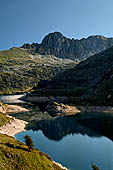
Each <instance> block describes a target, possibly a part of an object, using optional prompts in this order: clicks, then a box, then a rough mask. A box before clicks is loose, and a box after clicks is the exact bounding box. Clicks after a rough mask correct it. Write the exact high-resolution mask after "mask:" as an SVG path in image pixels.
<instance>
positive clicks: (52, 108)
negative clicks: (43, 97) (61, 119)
mask: <svg viewBox="0 0 113 170" xmlns="http://www.w3.org/2000/svg"><path fill="white" fill-rule="evenodd" d="M46 109H47V110H48V112H50V113H51V114H52V115H53V116H63V115H73V114H77V113H79V112H80V110H78V109H77V108H76V107H75V106H69V105H64V104H62V103H60V104H58V103H56V102H52V103H50V104H48V105H47V107H46Z"/></svg>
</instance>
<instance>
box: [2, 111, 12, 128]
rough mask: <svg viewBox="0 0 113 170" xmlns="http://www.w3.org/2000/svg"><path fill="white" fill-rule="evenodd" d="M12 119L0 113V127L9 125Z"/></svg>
mask: <svg viewBox="0 0 113 170" xmlns="http://www.w3.org/2000/svg"><path fill="white" fill-rule="evenodd" d="M10 121H11V118H9V117H7V116H6V115H5V114H4V113H0V127H1V126H3V125H5V124H7V123H9V122H10Z"/></svg>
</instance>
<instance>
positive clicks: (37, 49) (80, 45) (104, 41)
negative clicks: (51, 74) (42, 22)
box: [22, 32, 113, 60]
mask: <svg viewBox="0 0 113 170" xmlns="http://www.w3.org/2000/svg"><path fill="white" fill-rule="evenodd" d="M111 46H113V38H106V37H104V36H101V35H95V36H90V37H88V38H82V39H80V40H78V39H74V38H72V39H70V38H66V37H65V36H63V35H62V34H61V33H60V32H54V33H50V34H48V35H47V36H45V37H44V39H43V40H42V43H41V44H38V43H33V44H24V45H23V46H22V48H25V49H28V51H29V52H31V53H32V54H35V53H38V54H41V55H55V56H56V57H58V58H68V59H72V60H75V59H80V60H81V59H84V58H87V57H90V56H92V55H94V54H96V53H99V52H101V51H104V50H106V49H107V48H110V47H111Z"/></svg>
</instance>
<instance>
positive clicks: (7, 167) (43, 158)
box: [0, 113, 61, 170]
mask: <svg viewBox="0 0 113 170" xmlns="http://www.w3.org/2000/svg"><path fill="white" fill-rule="evenodd" d="M10 121H11V118H8V117H7V116H6V115H5V114H3V113H0V127H1V126H3V125H5V124H7V123H9V122H10ZM15 169H17V170H20V169H21V170H28V169H32V170H45V169H46V170H52V169H54V170H61V168H60V167H58V166H56V165H55V164H54V163H53V162H52V161H51V159H50V157H49V156H48V155H47V154H44V153H42V152H40V151H39V150H36V149H34V150H33V151H31V152H28V150H27V146H26V145H25V144H23V143H21V142H19V141H17V140H16V139H14V138H13V137H9V136H7V135H1V134H0V170H15Z"/></svg>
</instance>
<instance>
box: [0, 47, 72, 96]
mask: <svg viewBox="0 0 113 170" xmlns="http://www.w3.org/2000/svg"><path fill="white" fill-rule="evenodd" d="M74 64H75V63H74V62H71V61H67V60H60V59H56V58H55V57H54V56H46V57H45V56H40V55H38V54H36V56H33V55H30V54H29V53H28V52H27V50H25V49H21V48H12V49H10V50H7V51H0V94H12V93H16V92H26V91H29V90H30V89H32V87H34V86H36V85H37V83H38V82H39V81H40V80H46V79H51V78H52V77H54V76H55V75H56V74H58V73H60V72H62V71H63V70H65V69H67V68H70V67H73V65H74Z"/></svg>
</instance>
